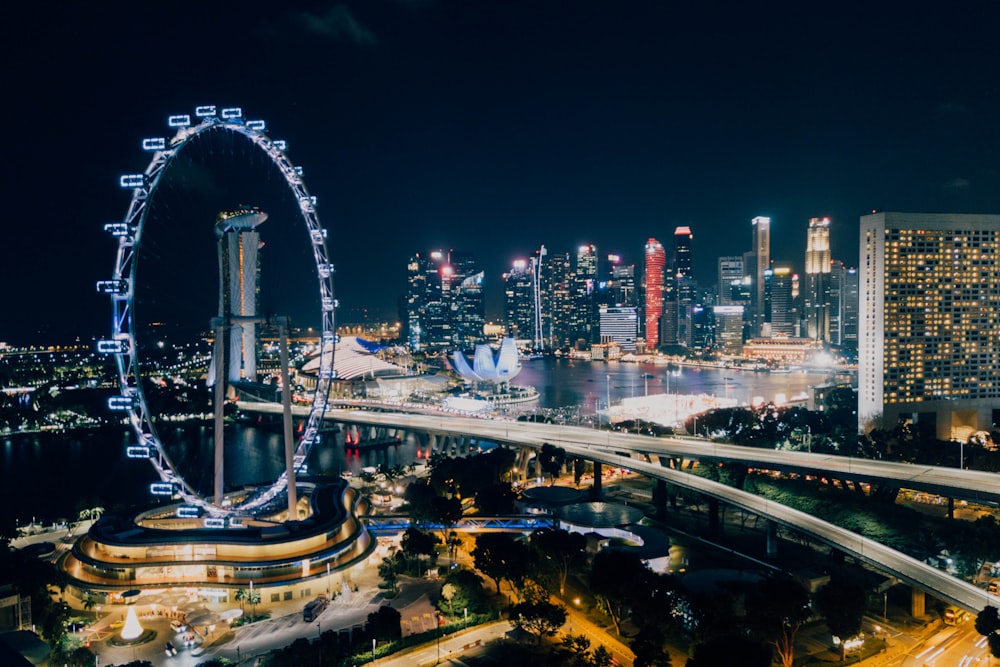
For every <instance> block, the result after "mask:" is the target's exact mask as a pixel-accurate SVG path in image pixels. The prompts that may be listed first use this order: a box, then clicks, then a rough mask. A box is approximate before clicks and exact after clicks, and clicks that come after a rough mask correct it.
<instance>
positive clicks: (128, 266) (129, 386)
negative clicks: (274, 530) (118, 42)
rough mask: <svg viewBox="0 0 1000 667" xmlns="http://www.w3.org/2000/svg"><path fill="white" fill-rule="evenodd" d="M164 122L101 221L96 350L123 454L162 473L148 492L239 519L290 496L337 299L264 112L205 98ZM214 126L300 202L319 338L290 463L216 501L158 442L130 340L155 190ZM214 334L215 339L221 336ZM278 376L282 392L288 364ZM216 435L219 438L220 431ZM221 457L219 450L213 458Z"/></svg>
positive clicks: (195, 510) (312, 215)
mask: <svg viewBox="0 0 1000 667" xmlns="http://www.w3.org/2000/svg"><path fill="white" fill-rule="evenodd" d="M167 126H168V127H169V128H170V129H171V131H173V132H174V136H173V137H172V138H167V137H162V136H161V137H150V138H146V139H143V140H142V150H143V151H146V152H148V153H151V154H152V158H151V160H150V162H149V165H148V166H147V167H146V170H145V171H144V172H142V173H131V174H123V175H121V176H120V177H119V181H118V184H119V186H120V187H121V188H123V189H126V190H131V192H132V198H131V201H130V203H129V206H128V210H127V212H126V214H125V217H124V219H123V220H122V221H121V222H112V223H108V224H106V225H105V226H104V229H105V231H106V232H108V233H109V234H111V235H112V236H113V237H114V238H116V239H117V241H118V251H117V255H116V259H115V267H114V273H113V274H112V276H113V277H112V279H111V280H101V281H98V283H97V290H98V292H100V293H102V294H107V295H109V296H110V298H111V308H112V322H111V337H110V338H108V339H104V340H100V341H98V343H97V351H98V352H100V353H104V354H110V355H113V356H114V359H115V365H116V368H117V371H118V386H119V389H120V393H119V394H118V395H116V396H113V397H111V398H110V399H109V401H108V407H109V408H111V409H112V410H116V411H123V412H126V413H127V415H128V419H129V421H130V423H131V426H132V429H133V431H134V432H135V435H136V438H137V442H136V443H135V444H131V445H128V446H127V447H126V455H127V456H128V457H129V458H135V459H148V460H149V462H150V463H151V464H152V465H153V468H154V469H155V470H156V473H157V476H158V477H159V479H160V481H159V482H154V483H153V484H151V485H150V492H151V493H152V494H153V495H158V496H171V497H173V496H179V497H180V498H181V499H182V500H183V502H184V503H186V505H182V506H181V507H180V509H179V510H178V513H182V512H185V513H188V512H189V513H190V514H191V515H192V516H194V515H199V514H202V511H203V512H204V513H205V514H206V515H207V516H206V519H205V523H206V526H209V527H221V526H223V525H227V522H231V523H232V524H234V525H235V524H237V523H238V520H237V518H236V517H238V516H240V515H247V514H252V513H253V512H254V511H256V510H259V509H261V508H263V507H265V506H267V505H269V504H270V503H271V502H272V501H273V500H274V499H275V498H277V497H278V496H279V495H280V494H281V493H282V492H286V491H287V492H289V493H290V497H294V471H297V470H300V469H302V467H303V464H304V463H305V460H306V457H307V456H308V454H309V450H310V449H311V447H312V446H313V445H314V444H316V442H318V441H319V439H320V425H321V423H322V421H323V415H324V413H325V411H326V407H327V397H328V396H329V392H330V387H331V385H332V382H333V380H334V379H335V373H334V370H333V353H334V347H335V345H336V333H335V326H334V311H335V308H336V306H337V302H336V300H335V299H334V296H333V273H334V270H333V265H332V264H331V263H330V260H329V255H328V253H327V247H326V239H327V232H326V229H324V228H323V227H321V226H320V223H319V218H318V217H317V214H316V197H314V196H311V195H309V193H308V191H307V190H306V187H305V184H304V183H303V180H302V168H301V167H296V166H294V165H293V164H292V163H291V162H290V161H289V160H288V158H287V156H286V155H285V151H286V150H287V145H286V143H285V142H284V141H282V140H277V139H271V138H270V137H268V136H267V134H265V130H266V123H265V122H264V121H263V120H246V119H244V116H243V110H242V109H240V108H238V107H230V108H222V109H219V110H218V111H217V110H216V107H215V106H211V105H209V106H199V107H197V108H196V109H195V112H194V115H193V118H192V116H191V115H189V114H178V115H173V116H169V117H168V119H167ZM212 133H231V134H232V135H239V136H242V137H244V138H245V139H246V140H247V141H248V142H249V143H250V145H251V146H252V147H253V148H252V150H253V151H255V152H257V153H260V154H263V155H264V156H266V158H267V159H269V160H270V162H271V163H273V165H274V166H276V167H277V168H278V170H279V171H280V173H281V174H282V176H283V177H284V180H285V182H286V184H287V186H288V188H289V190H290V191H291V193H292V195H293V197H294V199H295V201H296V202H297V203H298V211H299V214H300V217H301V219H302V221H303V223H304V228H305V230H304V231H305V233H306V234H307V235H308V241H309V244H310V246H311V248H312V255H313V258H314V259H315V265H316V266H315V268H316V279H317V282H318V288H319V297H320V310H321V315H322V318H321V319H322V328H321V333H320V338H319V359H320V367H319V372H318V376H317V378H316V390H315V393H314V397H313V401H312V403H311V405H310V407H309V413H308V417H307V418H306V420H305V426H304V428H303V430H302V436H301V438H300V439H299V441H298V443H297V445H294V452H292V450H291V449H289V456H288V457H287V458H288V459H289V465H288V466H287V467H286V470H285V471H284V472H283V473H282V474H281V475H280V476H279V477H278V478H277V479H276V480H275V481H274V482H273V483H272V484H271V485H270V486H268V487H262V488H258V489H256V490H254V491H252V492H250V493H248V494H246V495H243V496H241V497H239V498H238V499H237V500H235V501H232V500H231V499H229V498H227V499H226V501H225V502H220V495H221V494H219V493H218V491H217V494H216V497H215V502H212V501H210V500H209V499H208V498H205V497H204V496H202V494H200V493H199V492H198V491H197V490H196V489H195V488H194V487H193V486H192V485H191V484H190V483H188V482H187V481H186V480H185V479H184V477H183V476H182V475H181V474H180V472H179V471H178V469H177V467H176V466H175V464H174V462H173V461H171V458H170V456H169V455H168V453H167V451H166V448H165V447H164V445H163V442H162V441H161V440H160V438H159V437H158V436H157V433H156V427H155V424H154V423H153V419H152V415H151V414H150V410H149V407H148V404H147V402H146V397H145V395H144V392H143V387H142V381H141V380H142V378H141V375H140V369H139V361H140V360H139V356H138V353H139V346H138V345H137V344H136V324H135V321H134V317H133V312H134V299H135V284H136V280H135V278H136V265H137V253H138V251H139V248H140V244H141V242H142V236H143V230H144V228H145V225H146V220H147V217H148V214H149V210H150V206H149V204H150V202H151V200H152V197H153V194H154V193H155V192H156V188H157V186H158V184H159V183H160V180H161V178H162V177H163V175H164V173H165V172H166V170H167V167H169V166H170V164H171V163H172V161H173V160H174V159H175V158H176V157H177V156H178V155H179V154H180V153H181V152H182V151H183V150H184V148H185V146H187V145H188V143H189V142H191V141H192V140H193V139H195V138H196V137H199V136H209V135H211V134H212ZM216 338H217V341H218V338H219V336H218V335H217V336H216ZM284 379H285V383H284V385H285V388H286V392H287V387H288V381H287V368H286V369H285V378H284ZM216 396H217V399H216V403H217V407H216V410H217V412H219V413H220V414H221V411H220V407H219V403H218V394H216ZM286 414H287V411H286ZM219 426H220V424H219V420H217V422H216V428H217V431H219V432H221V429H220V428H219ZM217 438H221V436H220V435H218V433H217ZM220 449H221V440H219V439H217V454H216V456H217V457H219V456H221V455H220V454H219V453H218V451H219V450H220ZM220 460H221V459H218V458H217V465H218V462H219V461H220ZM219 479H221V477H219ZM290 481H291V485H290V484H289V482H290ZM219 486H221V485H219ZM199 510H201V511H199Z"/></svg>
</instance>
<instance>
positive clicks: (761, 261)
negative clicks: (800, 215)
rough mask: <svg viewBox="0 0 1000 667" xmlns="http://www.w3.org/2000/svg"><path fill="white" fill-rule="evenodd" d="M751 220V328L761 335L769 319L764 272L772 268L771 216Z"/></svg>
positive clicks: (749, 254)
mask: <svg viewBox="0 0 1000 667" xmlns="http://www.w3.org/2000/svg"><path fill="white" fill-rule="evenodd" d="M750 222H751V224H752V225H753V245H752V246H751V249H750V252H749V253H748V257H747V259H749V260H750V261H749V262H747V263H748V264H750V266H748V267H747V268H748V269H751V270H752V273H751V274H750V275H751V276H752V278H753V292H752V295H753V299H752V301H751V303H750V309H751V313H752V319H751V322H750V328H751V330H752V331H753V333H754V335H758V336H759V335H760V334H761V332H762V330H763V329H764V322H765V320H766V319H767V299H766V295H765V287H764V283H765V281H764V272H765V271H767V270H768V269H770V268H771V218H768V217H764V216H757V217H756V218H754V219H753V220H751V221H750Z"/></svg>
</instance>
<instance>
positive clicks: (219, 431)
mask: <svg viewBox="0 0 1000 667" xmlns="http://www.w3.org/2000/svg"><path fill="white" fill-rule="evenodd" d="M212 325H213V326H214V327H215V394H214V397H215V400H214V407H215V500H214V503H215V506H216V507H222V500H223V498H224V497H225V484H224V483H223V472H224V470H225V439H224V438H223V428H224V427H225V415H224V414H223V413H224V410H223V408H224V407H225V402H226V382H227V381H226V342H225V339H226V322H225V320H224V319H223V318H221V317H216V318H213V319H212Z"/></svg>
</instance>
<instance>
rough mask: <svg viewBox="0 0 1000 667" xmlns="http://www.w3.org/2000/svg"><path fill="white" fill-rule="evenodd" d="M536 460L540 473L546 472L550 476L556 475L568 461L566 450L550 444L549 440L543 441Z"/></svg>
mask: <svg viewBox="0 0 1000 667" xmlns="http://www.w3.org/2000/svg"><path fill="white" fill-rule="evenodd" d="M536 461H537V462H538V467H539V468H540V470H539V474H541V473H543V472H544V473H547V474H548V475H549V477H556V476H557V475H558V474H559V471H560V470H562V467H563V464H564V463H566V450H565V449H563V448H562V447H556V446H554V445H550V444H549V443H547V442H546V443H543V444H542V449H541V450H540V451H539V452H538V456H537V458H536Z"/></svg>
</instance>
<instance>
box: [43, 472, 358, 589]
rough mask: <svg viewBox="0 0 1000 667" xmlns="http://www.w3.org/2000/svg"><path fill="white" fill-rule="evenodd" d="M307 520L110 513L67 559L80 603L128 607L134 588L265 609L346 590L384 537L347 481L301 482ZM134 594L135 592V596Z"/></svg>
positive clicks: (165, 510) (170, 509) (169, 510)
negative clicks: (213, 520)
mask: <svg viewBox="0 0 1000 667" xmlns="http://www.w3.org/2000/svg"><path fill="white" fill-rule="evenodd" d="M299 490H300V492H301V493H302V494H303V497H302V499H301V501H300V505H301V506H303V509H304V510H305V511H304V513H305V514H306V515H307V516H306V518H304V519H302V520H298V521H285V522H279V521H277V520H268V519H265V518H260V519H248V520H247V521H246V523H245V525H244V526H243V527H238V528H233V527H229V528H219V529H214V528H205V527H204V522H203V521H202V520H201V519H198V518H196V517H193V518H190V519H184V518H178V517H177V506H175V505H170V506H163V507H158V508H156V509H155V510H150V511H147V512H143V513H140V514H138V515H135V516H132V517H120V516H108V515H105V516H103V517H101V519H100V520H99V521H98V522H97V523H96V524H94V526H93V527H92V528H91V529H90V531H88V533H87V534H86V535H84V536H82V537H81V538H80V539H78V540H77V542H76V543H75V544H74V545H73V548H72V550H71V551H70V552H68V553H67V554H66V556H64V557H63V559H62V560H61V561H60V566H61V568H62V570H63V572H64V573H65V574H66V576H67V578H68V581H69V589H70V592H71V593H73V594H74V595H76V596H77V597H79V598H80V599H91V600H96V601H98V602H103V603H105V604H116V603H124V602H126V601H127V599H128V598H127V597H126V596H125V593H126V592H128V591H136V590H138V591H143V592H153V591H155V592H158V593H159V592H163V591H164V590H166V589H176V590H177V591H178V592H180V591H183V592H185V593H186V594H187V595H189V596H190V595H192V594H193V595H196V596H197V597H198V598H200V599H203V600H206V601H210V602H218V603H227V602H235V601H236V593H237V591H239V590H241V589H247V588H248V587H249V588H254V589H256V590H258V591H259V592H260V597H261V602H260V604H259V605H258V606H259V607H261V608H265V609H266V608H267V607H268V605H270V604H274V603H277V602H284V601H289V600H298V599H308V598H310V597H313V596H315V595H316V594H317V593H319V592H326V591H329V590H340V588H341V587H342V586H343V585H344V584H345V583H349V582H350V581H351V579H352V577H353V575H354V574H355V573H356V571H357V570H359V569H361V568H364V567H365V566H366V561H367V559H368V556H369V555H370V554H371V553H372V551H373V549H374V547H375V540H374V538H373V537H372V536H371V534H370V533H369V532H368V531H367V529H366V528H365V526H364V524H363V523H362V522H361V521H360V520H359V519H358V515H359V513H363V512H364V511H365V505H364V503H365V502H366V501H364V500H363V499H362V498H361V497H360V495H359V494H358V492H357V491H356V490H355V489H353V488H351V487H350V486H348V484H347V483H346V482H345V481H344V480H339V479H336V480H332V481H330V480H329V479H323V480H308V479H307V480H300V483H299ZM132 595H135V594H134V593H133V594H132Z"/></svg>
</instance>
